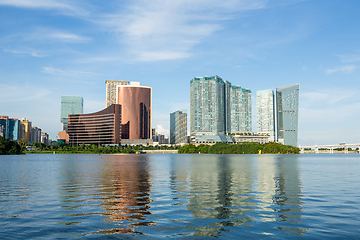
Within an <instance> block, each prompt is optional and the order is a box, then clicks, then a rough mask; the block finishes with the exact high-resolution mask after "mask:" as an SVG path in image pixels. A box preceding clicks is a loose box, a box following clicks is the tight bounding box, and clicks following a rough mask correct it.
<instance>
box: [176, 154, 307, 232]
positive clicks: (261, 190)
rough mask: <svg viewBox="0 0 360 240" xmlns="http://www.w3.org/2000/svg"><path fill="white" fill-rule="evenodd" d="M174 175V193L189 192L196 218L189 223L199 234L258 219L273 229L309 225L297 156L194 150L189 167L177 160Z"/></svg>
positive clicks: (294, 229)
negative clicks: (200, 152)
mask: <svg viewBox="0 0 360 240" xmlns="http://www.w3.org/2000/svg"><path fill="white" fill-rule="evenodd" d="M170 181H171V182H172V183H171V188H172V191H173V192H174V193H177V194H179V195H183V193H185V192H188V194H189V197H188V204H187V206H186V207H187V210H188V211H189V212H190V213H191V215H192V217H193V218H194V219H193V220H191V221H190V222H189V221H187V223H186V225H187V227H188V228H189V229H191V230H194V233H193V235H194V236H203V237H216V236H220V235H223V234H224V233H225V232H227V231H233V228H231V227H236V226H242V225H246V226H251V225H253V224H259V223H261V224H270V225H268V226H270V227H267V229H272V231H273V232H272V233H269V234H274V233H276V232H277V231H279V229H280V230H281V231H283V232H285V233H287V234H294V235H303V234H305V233H306V231H307V230H306V229H304V228H302V227H301V217H302V209H301V206H302V204H303V203H302V201H301V197H302V193H301V182H300V178H299V170H298V163H297V157H296V156H291V157H290V158H289V156H286V159H285V158H283V157H282V156H280V155H270V156H269V155H268V156H262V157H258V156H256V155H252V156H240V157H239V156H228V155H217V156H215V155H205V156H204V155H202V156H193V158H192V161H191V162H190V163H189V167H188V168H184V167H182V168H179V166H178V165H177V164H173V165H172V171H171V179H170ZM180 183H188V184H189V185H190V187H189V186H187V184H180ZM175 196H176V194H175ZM181 203H182V204H184V202H181ZM202 219H206V221H205V222H206V223H205V224H204V221H201V220H202ZM271 224H272V225H273V227H271ZM229 227H230V228H229ZM264 234H267V233H264Z"/></svg>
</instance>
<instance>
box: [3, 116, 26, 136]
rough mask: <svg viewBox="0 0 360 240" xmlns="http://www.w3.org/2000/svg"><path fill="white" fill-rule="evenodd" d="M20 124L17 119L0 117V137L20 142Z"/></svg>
mask: <svg viewBox="0 0 360 240" xmlns="http://www.w3.org/2000/svg"><path fill="white" fill-rule="evenodd" d="M20 126H21V122H20V121H19V120H18V119H13V118H9V117H8V116H0V131H1V133H0V136H2V137H4V138H6V139H9V140H11V141H18V140H20Z"/></svg>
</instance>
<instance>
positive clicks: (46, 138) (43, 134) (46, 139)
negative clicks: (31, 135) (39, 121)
mask: <svg viewBox="0 0 360 240" xmlns="http://www.w3.org/2000/svg"><path fill="white" fill-rule="evenodd" d="M41 142H42V143H43V144H45V145H46V146H49V134H48V133H47V132H41Z"/></svg>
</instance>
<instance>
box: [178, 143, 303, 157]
mask: <svg viewBox="0 0 360 240" xmlns="http://www.w3.org/2000/svg"><path fill="white" fill-rule="evenodd" d="M178 153H200V154H259V153H262V154H299V153H300V149H299V148H298V147H293V146H290V145H282V144H280V143H276V142H269V143H265V144H260V143H252V142H242V143H237V144H229V143H216V144H214V145H211V146H210V145H206V144H200V145H198V146H195V145H193V144H187V145H185V146H183V147H181V148H180V149H179V150H178Z"/></svg>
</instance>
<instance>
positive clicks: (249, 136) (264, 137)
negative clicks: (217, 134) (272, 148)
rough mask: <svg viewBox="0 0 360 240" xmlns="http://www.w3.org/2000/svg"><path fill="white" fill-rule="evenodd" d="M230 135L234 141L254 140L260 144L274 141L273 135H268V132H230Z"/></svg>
mask: <svg viewBox="0 0 360 240" xmlns="http://www.w3.org/2000/svg"><path fill="white" fill-rule="evenodd" d="M231 137H232V138H233V140H234V143H242V142H256V143H260V144H265V143H268V142H273V141H274V137H273V136H270V134H268V133H252V132H243V133H232V134H231Z"/></svg>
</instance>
